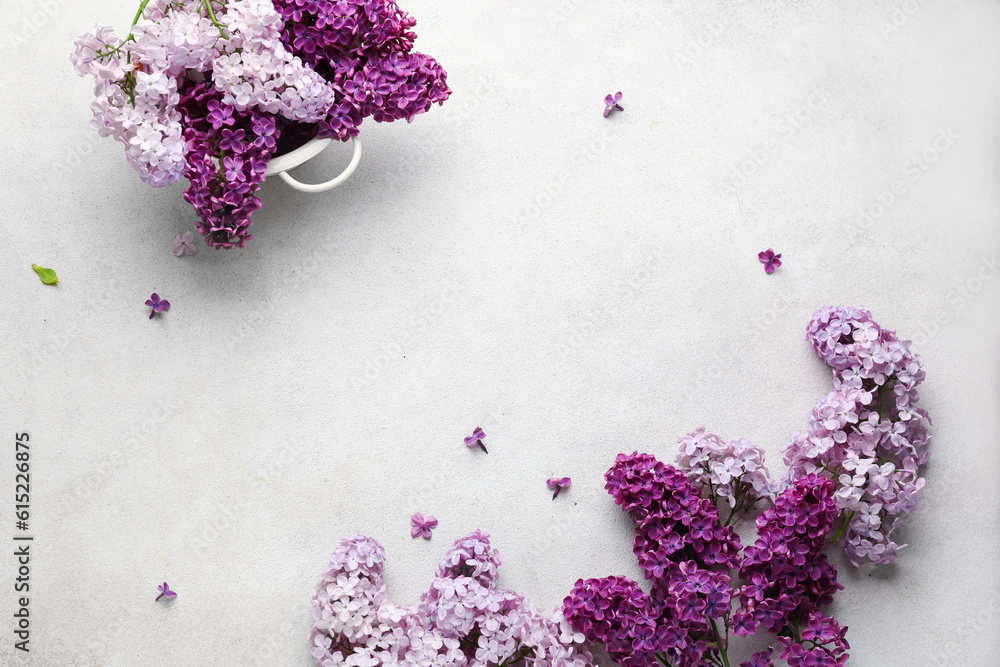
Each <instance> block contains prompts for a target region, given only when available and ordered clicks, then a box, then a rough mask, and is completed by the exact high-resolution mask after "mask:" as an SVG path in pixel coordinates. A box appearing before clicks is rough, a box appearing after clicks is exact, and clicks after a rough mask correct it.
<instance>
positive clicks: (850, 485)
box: [785, 307, 930, 565]
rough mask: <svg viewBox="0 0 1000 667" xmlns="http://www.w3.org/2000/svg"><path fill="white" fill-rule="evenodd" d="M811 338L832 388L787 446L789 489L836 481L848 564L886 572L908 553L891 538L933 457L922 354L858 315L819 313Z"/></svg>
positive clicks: (832, 311) (845, 311) (858, 312)
mask: <svg viewBox="0 0 1000 667" xmlns="http://www.w3.org/2000/svg"><path fill="white" fill-rule="evenodd" d="M807 337H808V339H809V341H810V342H811V343H812V347H813V349H814V350H815V351H816V353H817V354H818V355H819V356H820V358H821V359H823V360H824V361H825V362H826V363H828V364H829V365H830V366H831V367H832V368H833V389H832V390H831V391H830V393H829V394H828V395H827V396H826V398H824V399H823V400H822V401H820V402H819V403H818V404H817V405H816V407H815V408H813V410H812V413H811V414H810V416H809V430H808V432H805V433H803V432H797V433H795V434H794V435H793V436H792V438H791V441H790V442H789V443H788V445H787V446H786V447H785V463H787V464H788V466H789V481H794V480H797V479H800V478H803V477H805V476H808V475H811V474H816V475H819V476H824V477H829V478H831V479H833V480H835V481H836V482H837V484H838V487H837V490H836V492H835V494H834V499H835V500H836V503H837V507H838V508H840V509H841V510H842V511H843V512H844V513H845V515H846V516H845V524H844V529H843V531H844V551H845V552H846V553H847V556H848V557H849V558H850V560H851V562H852V563H853V564H854V565H860V564H861V563H863V562H874V563H891V562H892V561H894V560H895V559H896V557H897V552H898V550H899V549H900V548H902V547H903V546H905V545H899V544H897V543H896V542H895V541H893V539H892V533H893V531H894V530H895V529H896V528H897V527H898V526H899V525H900V522H901V521H902V518H903V516H904V515H905V514H907V513H909V512H912V511H913V509H914V508H915V507H916V495H917V492H918V491H919V490H920V489H921V488H922V487H923V485H924V480H923V479H922V478H921V477H920V476H919V467H920V466H921V465H922V464H924V463H925V462H926V461H927V460H928V458H929V452H928V443H929V440H930V436H929V435H928V433H927V425H928V424H930V417H929V416H928V415H927V412H926V411H925V410H923V409H921V408H918V407H917V400H918V395H917V385H919V384H920V383H921V382H922V381H923V379H924V371H923V369H922V361H921V359H920V355H917V354H914V353H913V352H911V351H910V341H907V340H899V339H898V338H897V336H896V333H895V332H894V331H892V330H891V329H884V328H882V327H881V326H879V324H878V323H877V322H875V320H874V319H873V317H872V314H871V313H870V312H868V311H867V310H859V309H857V308H843V307H840V308H824V309H823V310H820V311H817V312H816V314H814V315H813V318H812V320H811V321H810V322H809V326H808V328H807ZM838 538H839V535H838V536H836V537H835V538H832V539H831V541H833V540H835V539H838Z"/></svg>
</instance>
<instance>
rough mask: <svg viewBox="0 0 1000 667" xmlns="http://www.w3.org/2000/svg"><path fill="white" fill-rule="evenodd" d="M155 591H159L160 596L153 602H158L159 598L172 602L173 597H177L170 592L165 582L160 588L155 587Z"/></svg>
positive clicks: (174, 593)
mask: <svg viewBox="0 0 1000 667" xmlns="http://www.w3.org/2000/svg"><path fill="white" fill-rule="evenodd" d="M156 590H158V591H160V594H159V595H158V596H157V598H156V599H155V600H153V602H159V601H160V598H164V597H165V598H167V599H168V600H172V599H174V598H175V597H177V593H176V592H174V591H172V590H170V586H169V585H167V582H165V581H164V582H163V585H162V586H157V587H156Z"/></svg>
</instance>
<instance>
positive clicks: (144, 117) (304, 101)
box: [72, 0, 335, 187]
mask: <svg viewBox="0 0 1000 667" xmlns="http://www.w3.org/2000/svg"><path fill="white" fill-rule="evenodd" d="M141 16H142V18H141V19H140V20H138V21H137V22H136V23H135V24H134V25H133V26H132V29H131V31H130V34H129V36H128V37H127V38H126V39H124V40H119V39H118V38H117V37H116V36H115V34H114V31H113V30H112V29H111V28H109V27H106V26H95V27H94V29H93V30H92V31H90V32H88V33H87V34H85V35H83V36H82V37H80V38H78V39H77V40H76V50H75V52H74V54H73V56H72V61H73V66H74V69H75V70H76V73H77V74H79V75H80V76H85V75H87V74H90V75H92V76H93V77H94V80H95V82H96V85H95V90H94V93H95V97H96V99H95V100H94V102H93V103H92V104H91V109H92V110H93V112H94V118H93V120H92V121H91V125H92V126H93V127H94V129H96V130H97V131H98V133H99V134H100V135H101V136H113V137H114V138H115V139H117V140H118V141H120V142H121V143H123V144H125V147H126V150H125V156H126V159H127V160H128V162H129V164H131V165H132V166H133V168H135V169H136V171H138V172H139V175H140V177H141V178H142V180H143V182H145V183H147V184H149V185H152V186H156V187H162V186H166V185H171V184H173V183H176V182H177V181H178V180H180V178H181V177H182V176H183V175H184V167H185V155H186V151H187V145H186V142H185V138H184V136H183V129H182V126H181V114H180V112H179V111H178V110H177V104H178V103H179V102H180V96H179V94H178V79H179V78H180V77H182V76H184V75H186V74H187V73H188V72H199V73H205V72H208V71H211V72H212V74H211V76H212V79H213V82H214V83H215V86H216V87H217V88H218V89H219V90H220V91H221V92H222V93H223V94H224V97H223V101H224V102H225V103H226V104H228V105H231V106H233V107H235V108H236V109H237V110H239V111H246V110H247V109H250V108H256V109H258V110H260V111H266V112H268V113H272V114H281V115H283V116H285V117H286V118H289V119H290V120H293V121H300V122H307V123H315V122H318V121H319V120H321V119H323V118H324V117H325V116H326V113H327V111H329V109H330V107H331V106H333V104H334V95H335V93H334V90H333V89H332V88H331V87H330V86H329V85H328V84H326V82H325V81H324V79H323V78H322V77H321V76H320V75H319V74H317V73H316V72H314V71H313V70H312V69H311V68H309V67H307V66H305V65H303V63H302V61H301V60H300V59H299V58H298V57H293V56H292V55H291V54H290V53H289V52H288V51H287V50H286V49H285V47H284V45H283V44H282V42H281V39H280V37H281V28H282V25H283V22H282V19H281V17H280V16H279V15H278V14H277V12H276V11H275V9H274V6H273V5H272V4H271V1H270V0H230V2H228V3H227V4H224V5H223V4H222V3H218V2H213V1H212V0H151V1H150V2H149V4H147V5H145V8H144V9H143V10H142V11H141Z"/></svg>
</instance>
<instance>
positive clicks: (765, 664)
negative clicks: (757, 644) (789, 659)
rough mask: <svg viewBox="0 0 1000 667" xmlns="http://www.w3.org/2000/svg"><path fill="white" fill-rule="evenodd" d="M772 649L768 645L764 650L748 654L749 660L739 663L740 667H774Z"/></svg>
mask: <svg viewBox="0 0 1000 667" xmlns="http://www.w3.org/2000/svg"><path fill="white" fill-rule="evenodd" d="M773 656H774V649H773V648H771V647H768V648H767V650H765V651H759V652H757V653H754V654H753V655H752V656H750V661H749V662H744V663H741V664H740V667H774V659H773Z"/></svg>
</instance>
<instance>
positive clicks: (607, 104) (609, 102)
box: [604, 91, 625, 118]
mask: <svg viewBox="0 0 1000 667" xmlns="http://www.w3.org/2000/svg"><path fill="white" fill-rule="evenodd" d="M621 101H622V94H621V91H619V92H617V93H615V94H614V95H608V96H607V97H605V98H604V117H605V118H607V116H608V114H610V113H611V112H612V111H614V110H615V109H617V110H618V111H625V109H624V108H623V107H622V105H621V104H619V102H621Z"/></svg>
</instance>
